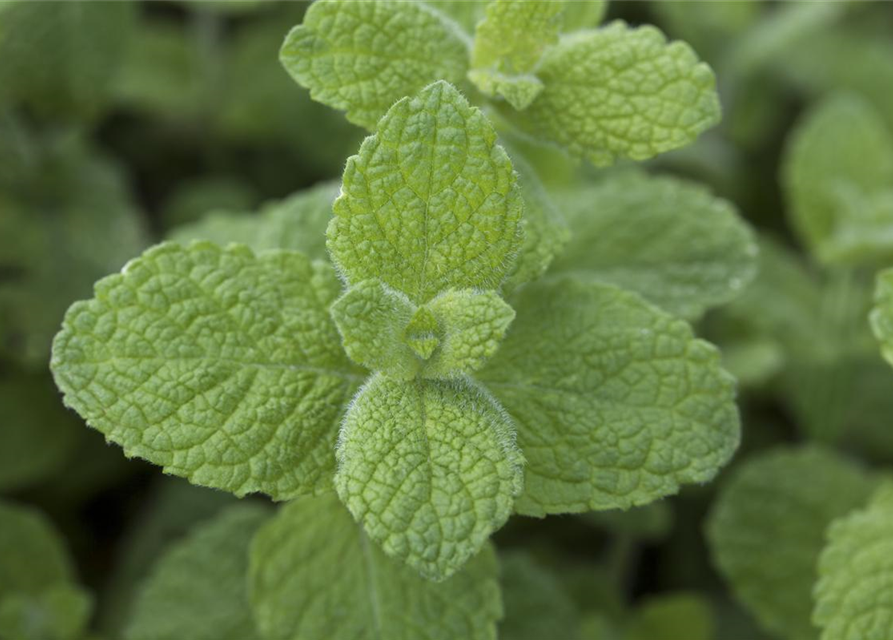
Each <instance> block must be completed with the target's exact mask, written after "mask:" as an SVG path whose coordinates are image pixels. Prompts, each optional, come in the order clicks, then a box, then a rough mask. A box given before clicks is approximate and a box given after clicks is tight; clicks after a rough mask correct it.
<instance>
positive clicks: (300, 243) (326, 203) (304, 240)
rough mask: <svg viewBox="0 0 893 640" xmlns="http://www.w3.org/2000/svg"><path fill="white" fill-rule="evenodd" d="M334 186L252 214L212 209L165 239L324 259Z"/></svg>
mask: <svg viewBox="0 0 893 640" xmlns="http://www.w3.org/2000/svg"><path fill="white" fill-rule="evenodd" d="M338 189H339V185H338V184H337V183H335V182H323V183H322V184H319V185H317V186H314V187H311V188H310V189H306V190H304V191H299V192H297V193H295V194H293V195H291V196H289V197H288V198H285V199H284V200H280V201H278V202H271V203H269V204H266V205H264V206H263V207H262V208H261V210H260V211H259V212H258V213H257V214H256V215H249V214H244V213H231V212H222V211H221V212H212V213H210V214H209V215H207V216H205V217H204V218H203V219H202V220H200V221H199V222H196V223H193V224H188V225H183V226H181V227H177V228H176V229H174V230H173V232H171V233H170V234H169V236H168V239H169V240H173V241H175V242H180V243H183V244H186V243H188V242H190V241H192V240H209V241H211V242H214V243H216V244H219V245H221V246H226V245H228V244H230V243H233V242H235V243H239V244H247V245H248V246H249V247H251V249H252V250H254V251H256V252H259V251H268V250H270V249H288V250H293V251H300V252H301V253H303V254H304V255H306V256H307V257H309V258H312V259H314V260H327V259H328V252H327V251H326V235H325V234H326V225H327V224H328V223H329V219H330V218H331V217H332V202H334V200H335V196H336V195H337V194H338Z"/></svg>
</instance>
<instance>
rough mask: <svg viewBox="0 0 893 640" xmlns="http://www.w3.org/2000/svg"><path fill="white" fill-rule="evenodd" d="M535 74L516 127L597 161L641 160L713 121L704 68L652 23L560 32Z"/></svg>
mask: <svg viewBox="0 0 893 640" xmlns="http://www.w3.org/2000/svg"><path fill="white" fill-rule="evenodd" d="M537 77H539V79H540V80H542V82H543V84H544V85H545V88H544V89H543V91H542V93H540V94H539V96H537V98H536V99H535V100H534V101H533V103H532V104H531V105H530V106H529V107H527V109H525V110H524V111H523V112H521V113H519V114H518V118H517V122H518V124H519V125H521V126H522V127H523V128H524V129H525V130H527V131H528V133H530V134H531V135H534V136H537V137H540V138H542V139H543V140H547V141H551V142H553V143H555V144H557V145H559V146H561V147H564V148H565V149H567V150H568V151H569V152H570V153H571V154H572V155H574V156H577V157H583V158H586V159H588V160H589V161H590V162H592V163H593V164H595V165H596V166H605V165H609V164H612V163H613V162H615V161H616V160H618V159H619V158H631V159H633V160H647V159H648V158H651V157H652V156H655V155H657V154H659V153H663V152H665V151H670V150H671V149H676V148H679V147H682V146H685V145H687V144H689V143H691V142H693V141H694V139H695V138H696V137H697V136H698V135H699V134H701V133H702V132H703V131H705V130H706V129H709V128H710V127H712V126H713V125H715V124H716V123H717V122H719V117H720V108H719V99H718V97H717V94H716V79H715V78H714V76H713V72H712V71H711V70H710V67H708V66H707V65H706V64H705V63H703V62H700V61H699V60H698V58H697V56H695V54H694V52H693V51H692V50H691V48H690V47H689V46H688V45H687V44H685V43H683V42H673V43H669V44H668V43H667V41H666V38H665V37H664V35H663V34H662V33H661V32H660V31H658V30H657V29H656V28H654V27H652V26H643V27H638V28H631V27H628V26H627V25H626V24H625V23H624V22H622V21H617V22H612V23H611V24H609V25H608V26H606V27H603V28H601V29H596V30H585V31H578V32H575V33H572V34H569V35H567V36H564V37H562V39H561V40H560V41H559V42H558V44H557V45H555V46H553V47H552V48H550V49H548V50H547V51H546V53H545V54H544V55H543V58H542V60H541V61H540V64H539V66H538V67H537Z"/></svg>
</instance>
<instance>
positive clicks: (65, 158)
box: [0, 136, 145, 371]
mask: <svg viewBox="0 0 893 640" xmlns="http://www.w3.org/2000/svg"><path fill="white" fill-rule="evenodd" d="M22 144H24V145H28V146H30V145H33V147H32V148H31V149H30V151H31V152H32V157H30V160H31V164H30V166H29V170H28V172H27V174H26V175H24V176H22V178H21V179H19V180H16V181H15V184H14V185H12V186H10V188H9V189H8V190H4V189H2V187H0V210H2V212H3V214H2V215H0V256H2V263H3V271H4V277H0V352H4V355H6V356H8V357H10V358H12V359H15V360H16V361H18V362H20V363H21V364H23V365H25V366H26V367H30V368H39V369H40V370H41V371H45V370H46V362H47V359H48V358H49V352H50V344H51V342H52V338H53V335H54V334H55V333H56V331H58V328H59V323H60V322H61V321H62V316H63V315H64V313H65V309H66V308H67V307H68V305H70V304H71V303H72V302H73V301H74V300H77V299H78V298H79V297H82V296H85V295H88V294H89V292H90V287H91V285H92V284H93V283H94V282H95V281H96V280H97V279H99V278H100V277H102V276H104V275H105V274H107V273H109V272H110V271H113V270H116V269H120V268H121V266H122V265H123V264H124V262H126V261H127V260H128V259H129V258H131V257H133V256H134V255H136V254H138V253H139V252H140V251H141V250H142V249H143V247H144V246H145V238H144V235H145V230H144V229H143V225H142V224H141V220H140V219H139V217H138V214H137V211H136V209H135V206H134V203H133V201H132V199H131V196H130V193H129V192H128V189H127V183H126V181H125V177H124V175H123V174H122V171H121V168H120V167H119V166H118V165H117V164H115V163H113V162H111V161H109V160H108V159H106V158H104V157H102V156H99V155H98V154H96V153H95V152H93V151H92V150H91V149H89V148H86V147H85V146H84V145H83V144H81V143H80V142H79V141H77V140H71V139H62V140H43V139H38V138H36V137H28V136H26V137H25V138H24V139H23V141H22Z"/></svg>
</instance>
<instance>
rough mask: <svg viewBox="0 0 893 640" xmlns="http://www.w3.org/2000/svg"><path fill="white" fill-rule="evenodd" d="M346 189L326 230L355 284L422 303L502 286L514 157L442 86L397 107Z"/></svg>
mask: <svg viewBox="0 0 893 640" xmlns="http://www.w3.org/2000/svg"><path fill="white" fill-rule="evenodd" d="M350 4H353V3H350ZM342 189H343V193H342V195H341V196H340V197H339V198H338V199H337V200H335V206H334V213H335V217H334V218H333V219H332V221H331V223H330V224H329V228H328V232H327V235H328V247H329V251H330V252H331V254H332V258H333V259H334V261H335V263H336V265H337V266H338V267H339V269H340V270H341V272H342V274H343V275H344V276H346V278H347V279H348V280H349V281H350V282H358V281H360V280H366V279H368V278H378V279H379V280H381V281H382V282H384V283H385V284H387V285H388V286H390V287H392V288H394V289H397V290H398V291H402V292H403V293H405V294H406V295H407V296H409V298H410V299H411V300H412V301H413V302H415V303H417V304H420V303H424V302H427V301H428V300H430V299H431V298H433V297H434V296H435V295H437V294H438V293H440V292H441V291H443V290H445V289H449V288H455V289H466V288H482V289H492V288H495V287H497V286H498V285H499V283H500V282H502V280H503V278H504V277H505V275H506V273H507V272H508V269H509V267H510V266H511V262H512V260H513V258H514V255H515V253H516V252H517V250H518V248H519V246H520V242H521V237H520V230H519V223H520V220H521V212H522V206H523V204H522V200H521V195H520V192H519V189H518V187H517V185H516V184H515V174H514V172H513V170H512V163H511V161H510V160H509V159H508V156H507V155H506V154H505V152H504V151H503V150H502V147H500V146H499V145H498V144H496V133H495V132H494V131H493V127H492V126H491V125H490V123H489V122H488V121H487V119H486V117H485V116H484V115H483V114H482V113H481V112H480V111H479V110H478V109H476V108H474V107H471V106H470V105H469V104H468V101H467V100H466V99H465V98H464V97H463V96H462V94H460V93H459V92H458V91H457V90H456V89H455V88H454V87H453V86H451V85H449V84H447V83H445V82H436V83H434V84H432V85H430V86H428V87H426V88H425V89H424V90H423V91H422V92H421V93H419V95H418V96H416V97H414V98H405V99H403V100H400V101H399V102H398V103H397V104H395V105H394V106H393V107H391V109H390V110H389V111H388V113H387V115H386V116H385V117H384V118H382V120H381V122H380V123H379V128H378V133H376V134H375V135H373V136H370V137H369V138H366V140H365V141H364V142H363V145H362V146H361V147H360V152H359V154H358V155H356V156H353V157H351V158H350V159H349V160H348V161H347V168H346V169H345V171H344V185H343V188H342Z"/></svg>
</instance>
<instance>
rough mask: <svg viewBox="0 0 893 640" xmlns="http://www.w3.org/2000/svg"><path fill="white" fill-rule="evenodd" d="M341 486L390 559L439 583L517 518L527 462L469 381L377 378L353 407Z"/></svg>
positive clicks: (506, 424) (341, 459)
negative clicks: (510, 519) (517, 501)
mask: <svg viewBox="0 0 893 640" xmlns="http://www.w3.org/2000/svg"><path fill="white" fill-rule="evenodd" d="M337 457H338V473H337V475H336V477H335V485H336V487H337V489H338V494H339V495H340V496H341V499H342V500H343V501H344V503H345V504H346V505H347V507H348V509H350V511H351V513H353V515H354V517H355V518H357V520H359V521H360V522H362V523H363V527H364V528H365V530H366V533H367V534H368V535H369V537H370V538H372V540H374V541H375V542H376V543H378V544H380V545H381V546H382V548H383V549H384V551H385V553H387V554H388V555H390V556H392V557H395V558H398V559H400V560H403V561H405V562H407V563H408V564H409V565H411V566H412V567H414V568H415V569H416V570H417V571H419V572H421V573H422V575H424V576H425V577H428V578H431V579H434V580H442V579H444V578H446V577H448V576H450V575H452V574H453V573H455V572H456V571H457V570H458V569H459V568H460V567H461V566H462V565H463V564H464V563H465V562H466V561H467V560H468V559H469V558H471V557H472V556H473V555H475V554H476V553H477V552H478V551H479V550H480V548H481V546H482V545H483V544H484V543H485V542H486V541H487V538H488V537H489V536H490V534H491V533H493V532H494V531H495V530H496V529H498V528H499V527H501V526H502V524H503V523H504V522H505V521H506V519H507V518H508V516H509V514H510V513H511V511H512V504H513V502H514V498H515V495H517V493H518V491H519V490H520V487H521V463H522V458H521V455H520V453H519V452H518V450H517V449H516V447H515V443H514V432H513V427H512V423H511V421H510V419H509V418H508V416H507V415H505V412H504V411H502V409H501V408H500V407H499V405H498V404H497V403H496V402H495V401H494V400H493V398H492V397H490V396H489V394H487V393H486V392H484V391H482V390H481V389H480V388H478V387H476V386H474V385H473V384H472V383H471V382H468V381H464V380H463V381H455V382H435V381H418V382H415V383H412V384H406V383H403V382H400V381H395V380H392V379H389V378H387V377H384V376H380V375H379V376H376V377H374V378H372V380H370V381H369V382H368V383H367V384H366V385H365V386H364V387H363V389H362V390H361V391H360V393H359V394H358V395H357V397H356V399H355V400H354V401H353V403H352V404H351V408H350V411H349V412H348V414H347V417H346V418H345V420H344V427H343V429H342V432H341V437H340V439H339V442H338V452H337Z"/></svg>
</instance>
